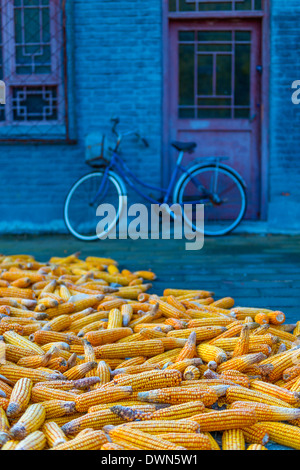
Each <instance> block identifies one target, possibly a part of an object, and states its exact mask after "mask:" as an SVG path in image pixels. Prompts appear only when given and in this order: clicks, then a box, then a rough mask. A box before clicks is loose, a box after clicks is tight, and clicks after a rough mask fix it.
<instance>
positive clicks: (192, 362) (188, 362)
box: [166, 357, 203, 372]
mask: <svg viewBox="0 0 300 470" xmlns="http://www.w3.org/2000/svg"><path fill="white" fill-rule="evenodd" d="M202 364H203V363H202V360H201V359H200V358H198V357H195V358H193V359H184V360H183V361H180V362H175V363H173V362H171V363H170V365H168V366H167V367H166V369H167V370H168V369H173V370H178V371H179V372H184V371H185V370H186V368H187V367H190V366H194V367H197V368H198V367H199V366H200V365H202ZM198 370H199V369H198Z"/></svg>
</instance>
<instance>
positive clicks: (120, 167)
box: [92, 144, 218, 205]
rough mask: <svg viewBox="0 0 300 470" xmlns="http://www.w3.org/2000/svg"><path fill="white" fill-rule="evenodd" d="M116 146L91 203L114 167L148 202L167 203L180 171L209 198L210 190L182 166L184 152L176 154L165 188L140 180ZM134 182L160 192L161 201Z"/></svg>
mask: <svg viewBox="0 0 300 470" xmlns="http://www.w3.org/2000/svg"><path fill="white" fill-rule="evenodd" d="M117 148H118V144H117V146H116V149H115V150H114V151H113V155H112V158H111V160H110V162H109V164H108V165H106V167H105V170H104V176H103V179H102V182H101V185H100V188H99V190H98V192H97V194H96V195H95V198H94V200H93V201H92V202H93V203H94V202H95V201H96V200H97V198H98V196H99V195H100V194H103V193H104V194H105V191H104V188H105V184H106V182H107V180H108V175H109V172H110V170H112V169H114V170H115V171H116V172H117V173H118V174H119V175H120V176H122V178H123V179H124V181H125V182H126V183H127V184H128V186H130V187H131V188H132V189H133V190H134V191H135V192H136V193H137V194H139V195H140V196H141V197H143V198H144V199H145V200H147V201H148V202H150V203H152V204H158V205H161V204H167V203H168V202H170V200H171V195H172V192H173V189H174V186H175V183H176V181H177V178H178V175H179V174H180V173H186V174H187V175H190V176H191V180H192V181H193V182H194V183H195V185H196V186H198V187H199V188H200V189H201V190H202V191H203V193H204V194H203V196H204V199H206V198H207V199H211V197H212V194H211V193H210V192H208V191H207V190H206V188H205V187H204V186H202V185H201V184H199V182H198V181H196V180H194V178H193V177H192V175H191V173H190V172H189V169H188V168H187V167H184V166H182V159H183V157H184V152H179V156H178V159H177V162H176V166H175V168H174V171H173V173H172V176H171V180H170V183H169V185H168V187H167V188H162V187H160V186H154V185H151V184H147V183H144V182H143V181H142V180H140V179H139V178H138V177H137V176H136V175H135V174H134V173H133V172H132V171H131V170H130V168H128V166H127V165H126V163H125V162H124V161H123V160H122V158H121V157H120V155H119V154H118V152H117ZM217 170H218V166H216V171H217ZM216 176H217V175H216ZM216 179H217V178H216ZM134 182H136V183H137V184H139V185H140V186H144V187H146V188H148V189H150V190H151V189H152V190H154V191H158V192H160V193H161V194H162V195H164V198H163V202H161V201H159V200H157V199H154V198H152V197H151V196H149V195H147V194H145V193H143V192H142V190H140V189H139V188H137V187H136V186H135V185H134ZM190 203H191V204H192V203H193V202H190ZM194 203H199V201H195V202H194Z"/></svg>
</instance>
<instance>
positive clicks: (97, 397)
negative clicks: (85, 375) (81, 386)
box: [75, 387, 132, 412]
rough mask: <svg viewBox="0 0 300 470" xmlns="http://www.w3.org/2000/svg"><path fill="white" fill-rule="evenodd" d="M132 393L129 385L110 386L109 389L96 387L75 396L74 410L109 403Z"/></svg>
mask: <svg viewBox="0 0 300 470" xmlns="http://www.w3.org/2000/svg"><path fill="white" fill-rule="evenodd" d="M131 394H132V388H131V387H111V388H109V389H102V388H98V389H96V390H93V391H92V392H88V393H85V394H83V395H79V396H77V397H76V399H75V402H76V410H77V411H79V412H83V411H87V410H88V409H89V408H90V407H91V406H94V405H100V404H101V403H109V402H113V401H118V400H121V399H122V398H126V397H129V396H130V395H131Z"/></svg>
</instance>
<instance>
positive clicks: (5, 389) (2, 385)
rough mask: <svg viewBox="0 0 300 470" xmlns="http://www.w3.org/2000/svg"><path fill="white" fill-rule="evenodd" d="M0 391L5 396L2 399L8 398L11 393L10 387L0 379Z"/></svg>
mask: <svg viewBox="0 0 300 470" xmlns="http://www.w3.org/2000/svg"><path fill="white" fill-rule="evenodd" d="M0 391H2V392H3V393H4V394H5V397H4V398H10V397H11V393H12V387H11V386H10V385H8V384H7V383H5V382H3V380H1V379H0Z"/></svg>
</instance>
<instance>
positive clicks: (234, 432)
mask: <svg viewBox="0 0 300 470" xmlns="http://www.w3.org/2000/svg"><path fill="white" fill-rule="evenodd" d="M222 450H246V445H245V438H244V434H243V431H242V430H241V429H227V430H226V431H224V432H223V435H222Z"/></svg>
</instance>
